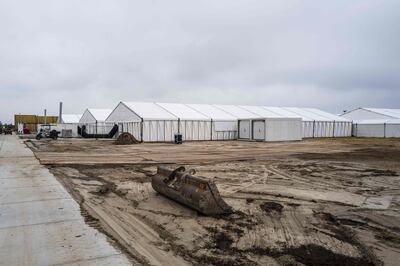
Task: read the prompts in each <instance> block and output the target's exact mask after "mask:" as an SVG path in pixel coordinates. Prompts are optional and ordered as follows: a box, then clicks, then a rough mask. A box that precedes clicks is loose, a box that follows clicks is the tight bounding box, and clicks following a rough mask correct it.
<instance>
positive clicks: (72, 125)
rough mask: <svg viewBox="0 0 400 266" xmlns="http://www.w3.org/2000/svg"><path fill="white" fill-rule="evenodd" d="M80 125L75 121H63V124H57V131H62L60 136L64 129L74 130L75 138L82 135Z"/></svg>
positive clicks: (73, 135)
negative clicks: (79, 129) (79, 131)
mask: <svg viewBox="0 0 400 266" xmlns="http://www.w3.org/2000/svg"><path fill="white" fill-rule="evenodd" d="M78 125H79V124H75V123H62V124H57V131H60V136H62V135H61V132H62V130H63V129H64V130H72V137H73V138H77V137H80V136H79V135H78Z"/></svg>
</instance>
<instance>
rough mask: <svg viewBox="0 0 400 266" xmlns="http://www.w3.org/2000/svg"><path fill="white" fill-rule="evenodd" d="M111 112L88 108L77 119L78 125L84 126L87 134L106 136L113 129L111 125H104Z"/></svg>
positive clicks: (109, 110)
mask: <svg viewBox="0 0 400 266" xmlns="http://www.w3.org/2000/svg"><path fill="white" fill-rule="evenodd" d="M111 111H112V110H111V109H94V108H88V109H86V110H85V112H84V113H83V114H82V117H81V119H79V124H81V125H85V127H86V132H87V133H88V134H107V133H108V132H109V131H110V130H111V128H112V127H113V124H108V123H106V118H107V117H108V116H109V115H110V113H111Z"/></svg>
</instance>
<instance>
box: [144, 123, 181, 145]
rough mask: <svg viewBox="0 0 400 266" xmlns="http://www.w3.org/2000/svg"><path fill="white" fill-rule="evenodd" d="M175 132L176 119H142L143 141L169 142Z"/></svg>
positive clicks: (176, 126)
mask: <svg viewBox="0 0 400 266" xmlns="http://www.w3.org/2000/svg"><path fill="white" fill-rule="evenodd" d="M175 133H178V121H176V120H145V121H143V141H145V142H171V141H173V140H174V135H175ZM139 140H140V137H139Z"/></svg>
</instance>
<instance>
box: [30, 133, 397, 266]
mask: <svg viewBox="0 0 400 266" xmlns="http://www.w3.org/2000/svg"><path fill="white" fill-rule="evenodd" d="M27 145H28V146H29V147H31V149H32V150H33V151H34V152H35V155H36V157H37V158H38V159H39V160H40V162H41V163H43V164H46V165H47V166H48V167H49V169H50V170H51V171H52V172H53V173H54V174H55V176H57V177H58V178H59V180H60V182H62V183H63V184H64V186H65V187H66V188H67V189H68V190H69V192H70V193H71V194H72V195H73V196H74V198H75V199H76V200H77V201H78V202H79V203H80V204H81V206H82V210H83V211H84V212H85V213H87V216H88V217H89V218H88V223H90V224H93V226H95V227H96V228H98V229H99V230H101V231H103V232H105V233H107V234H108V235H109V236H110V237H112V238H114V240H117V241H118V243H119V244H120V246H121V247H122V248H123V249H124V250H125V251H126V252H127V253H129V254H130V255H131V256H132V258H133V259H135V260H136V261H138V262H140V263H142V264H151V265H157V264H159V265H160V264H163V265H187V264H196V265H197V264H206V265H207V264H214V265H216V264H218V265H381V264H385V265H399V264H400V226H399V225H400V212H399V207H400V197H399V195H400V194H399V192H400V177H399V174H400V140H391V139H385V140H384V139H357V138H353V139H313V140H305V141H302V142H295V143H255V142H240V141H234V142H197V143H185V144H183V145H177V146H175V145H171V144H138V145H129V146H119V145H118V146H117V145H113V143H112V142H110V141H100V140H99V141H96V140H59V141H27ZM159 164H169V166H170V167H171V168H173V167H177V166H179V165H185V166H186V167H187V168H194V169H196V171H197V174H198V175H201V176H205V177H208V178H211V179H213V180H214V181H215V183H216V184H217V186H218V188H219V190H220V193H221V195H222V196H223V198H224V200H225V201H226V202H227V203H228V204H230V205H231V206H232V207H233V208H234V210H235V213H233V214H231V215H226V216H221V217H206V216H202V215H200V214H199V213H197V212H196V211H193V210H191V209H188V208H186V207H184V206H182V205H180V204H179V203H176V202H173V201H171V200H169V199H166V198H165V197H163V196H161V195H159V194H157V193H156V192H155V191H154V190H153V189H152V188H151V184H150V181H151V176H152V175H154V174H155V171H156V166H157V165H159Z"/></svg>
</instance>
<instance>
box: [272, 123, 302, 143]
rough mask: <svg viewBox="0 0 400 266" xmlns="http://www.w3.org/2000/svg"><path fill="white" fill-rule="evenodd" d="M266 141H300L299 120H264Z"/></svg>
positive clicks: (300, 126) (300, 124) (300, 125)
mask: <svg viewBox="0 0 400 266" xmlns="http://www.w3.org/2000/svg"><path fill="white" fill-rule="evenodd" d="M265 132H266V138H265V140H266V141H294V140H301V139H302V121H301V119H300V118H299V119H284V118H283V119H266V120H265Z"/></svg>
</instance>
